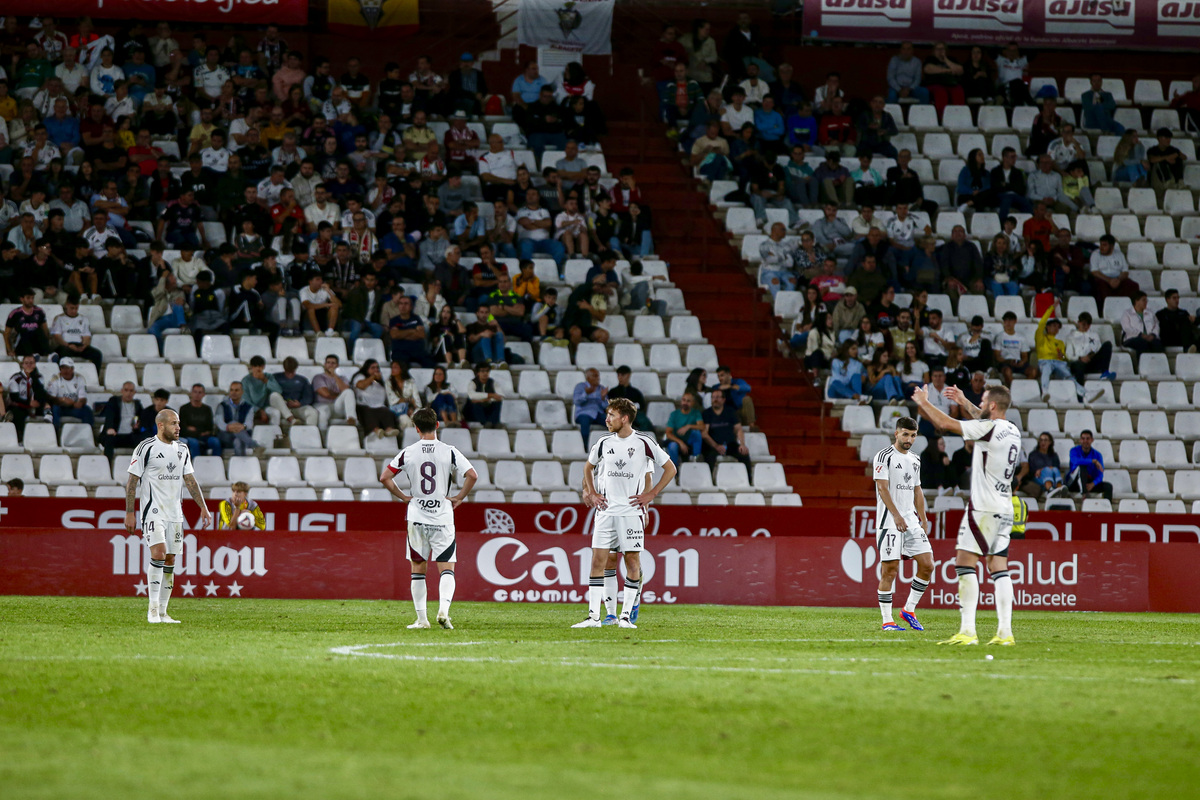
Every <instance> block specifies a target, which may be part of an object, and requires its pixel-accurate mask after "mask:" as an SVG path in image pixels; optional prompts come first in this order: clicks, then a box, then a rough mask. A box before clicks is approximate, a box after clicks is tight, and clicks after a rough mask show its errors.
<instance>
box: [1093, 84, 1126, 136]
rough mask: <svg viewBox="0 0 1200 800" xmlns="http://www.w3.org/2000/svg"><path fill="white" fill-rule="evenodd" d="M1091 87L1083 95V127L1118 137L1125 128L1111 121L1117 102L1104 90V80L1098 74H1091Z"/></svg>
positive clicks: (1113, 120)
mask: <svg viewBox="0 0 1200 800" xmlns="http://www.w3.org/2000/svg"><path fill="white" fill-rule="evenodd" d="M1091 85H1092V88H1090V89H1088V90H1087V91H1086V92H1084V93H1083V127H1085V128H1089V129H1092V130H1098V131H1100V132H1101V133H1115V134H1117V135H1118V136H1120V135H1121V134H1123V133H1125V126H1124V125H1122V124H1121V123H1119V122H1117V121H1116V120H1115V119H1113V114H1114V113H1116V110H1117V101H1116V100H1115V99H1114V98H1113V94H1112V92H1107V91H1105V90H1104V79H1103V78H1102V77H1101V75H1100V73H1099V72H1093V73H1092V77H1091Z"/></svg>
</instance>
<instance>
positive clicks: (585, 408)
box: [572, 368, 608, 448]
mask: <svg viewBox="0 0 1200 800" xmlns="http://www.w3.org/2000/svg"><path fill="white" fill-rule="evenodd" d="M583 377H584V380H582V381H580V382H579V383H577V384H576V385H575V391H574V393H573V395H572V399H573V400H574V403H575V423H576V424H577V425H579V433H580V435H581V436H583V446H584V447H585V448H586V447H587V446H588V442H589V441H590V436H591V432H592V426H593V425H602V424H603V423H604V415H605V409H606V408H607V406H608V387H607V386H602V385H601V384H600V371H599V370H598V369H595V368H592V369H588V370H587V371H585V372H584V373H583Z"/></svg>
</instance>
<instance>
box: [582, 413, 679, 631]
mask: <svg viewBox="0 0 1200 800" xmlns="http://www.w3.org/2000/svg"><path fill="white" fill-rule="evenodd" d="M636 416H637V407H636V406H634V404H633V403H632V402H630V401H629V400H626V399H625V398H623V397H621V398H617V399H615V400H613V401H612V402H610V403H609V404H608V409H607V413H606V414H605V417H604V422H605V424H606V425H607V427H608V430H609V433H608V434H606V435H604V436H601V437H600V439H599V440H598V441H597V442H596V444H595V446H593V447H592V451H591V453H589V454H588V460H587V463H586V464H585V465H584V467H583V500H584V502H585V503H587V504H588V505H590V506H594V507H595V508H596V509H597V511H596V516H595V518H594V519H593V521H592V568H591V573H590V580H589V581H588V617H587V619H585V620H584V621H583V622H578V623H576V624H574V625H572V626H571V627H573V628H599V627H600V626H601V625H602V624H603V623H602V622H601V620H600V603H601V601H602V600H603V598H604V568H605V566H606V565H607V562H608V558H609V553H611V552H612V551H613V550H620V551H621V553H622V555H623V556H624V558H625V596H624V598H623V600H622V603H621V615H620V617H619V618H618V620H617V625H619V626H620V627H622V628H636V627H637V625H635V624H633V620H632V618H631V613H632V610H633V606H634V603H636V602H637V600H638V597H639V595H640V593H641V585H642V566H641V565H642V561H641V553H642V549H643V548H644V546H645V538H646V509H647V508H648V507H649V506H650V503H652V502H653V501H654V498H655V497H657V496H658V494H659V492H661V491H662V490H663V489H664V488H666V486H667V485H668V484H669V483H670V482H671V480H672V479H673V478H674V477H675V464H674V463H673V462H672V461H671V457H670V456H668V455H667V453H666V451H665V450H663V449H662V448H661V447H659V446H658V442H656V441H654V437H652V436H648V435H646V434H644V433H641V432H639V431H635V430H634V429H633V420H634V418H635V417H636ZM655 465H658V466H660V467H662V469H663V474H662V477H661V478H659V480H658V483H657V484H655V485H654V486H653V487H651V488H649V489H647V488H646V473H648V472H651V471H653V469H654V467H655Z"/></svg>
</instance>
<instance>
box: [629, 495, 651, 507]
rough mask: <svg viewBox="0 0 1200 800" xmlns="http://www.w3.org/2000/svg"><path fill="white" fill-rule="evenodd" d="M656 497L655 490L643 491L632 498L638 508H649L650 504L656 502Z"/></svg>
mask: <svg viewBox="0 0 1200 800" xmlns="http://www.w3.org/2000/svg"><path fill="white" fill-rule="evenodd" d="M654 497H655V495H654V492H642V493H641V494H635V495H634V496H633V497H632V498H631V499H632V500H633V504H634V505H635V506H637V507H638V508H649V507H650V504H651V503H653V502H654Z"/></svg>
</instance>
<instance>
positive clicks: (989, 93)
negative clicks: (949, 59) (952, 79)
mask: <svg viewBox="0 0 1200 800" xmlns="http://www.w3.org/2000/svg"><path fill="white" fill-rule="evenodd" d="M1002 60H1003V58H1002ZM1022 60H1023V58H1022ZM1006 66H1008V69H1007V70H1004V68H1003V67H1002V68H1001V69H1002V70H1004V71H1005V72H1006V75H1005V77H1008V76H1010V75H1011V74H1012V71H1011V70H1012V67H1011V65H1006ZM996 72H997V70H996V68H995V67H994V66H993V65H992V62H991V61H989V60H988V58H987V56H985V55H984V53H983V48H982V47H979V46H978V45H976V46H974V47H972V48H971V54H970V56H968V57H967V63H966V64H964V65H963V77H962V87H963V94H964V95H966V96H967V97H968V98H971V99H974V98H976V97H978V98H981V99H982V100H983V102H985V103H990V102H993V100H994V98H995V97H996ZM1020 77H1021V70H1020V69H1019V68H1018V70H1017V80H1018V82H1019V83H1020V84H1021V86H1022V87H1023V86H1024V85H1025V82H1024V81H1022V80H1020ZM1026 98H1028V90H1026ZM1026 104H1027V103H1021V105H1026Z"/></svg>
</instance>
